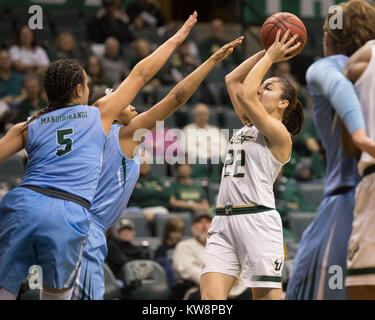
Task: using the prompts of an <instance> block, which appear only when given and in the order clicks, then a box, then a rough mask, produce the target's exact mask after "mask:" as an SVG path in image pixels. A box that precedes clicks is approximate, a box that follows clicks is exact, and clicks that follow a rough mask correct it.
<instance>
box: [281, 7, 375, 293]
mask: <svg viewBox="0 0 375 320" xmlns="http://www.w3.org/2000/svg"><path fill="white" fill-rule="evenodd" d="M340 6H341V8H342V10H343V20H344V21H343V24H344V28H343V30H338V29H335V30H331V29H330V28H329V25H328V22H329V19H330V17H331V15H329V16H328V17H327V19H326V23H325V27H324V31H325V33H324V51H325V56H326V58H324V59H321V60H319V61H317V62H315V63H314V64H313V65H311V66H310V68H309V69H308V71H307V74H306V80H307V85H308V90H309V93H310V95H311V96H312V101H313V117H314V124H315V126H316V129H317V132H318V133H319V135H320V137H321V139H322V141H323V144H324V147H325V149H326V155H327V169H326V181H325V192H324V199H323V201H322V203H321V204H320V206H319V209H318V213H317V216H316V218H315V220H314V221H313V222H312V223H311V224H310V226H309V227H308V228H307V229H306V230H305V232H304V233H303V235H302V239H301V242H300V245H299V248H298V251H297V255H296V257H295V259H294V263H293V267H292V274H291V278H290V280H289V282H288V285H287V294H286V298H287V299H293V300H296V299H298V300H306V299H318V300H321V299H329V300H331V299H332V300H333V299H345V298H346V292H345V286H344V285H343V287H342V288H337V287H336V286H331V287H330V284H331V283H332V281H330V279H331V277H332V276H334V274H333V273H332V270H333V269H331V267H332V266H336V267H337V266H339V267H341V270H342V272H343V273H342V277H343V278H342V280H343V279H345V276H346V257H347V249H348V240H349V236H350V234H351V229H352V219H353V209H354V190H355V187H356V185H357V184H358V182H359V180H360V177H359V175H358V172H357V159H355V158H350V157H348V156H347V155H346V154H345V153H344V151H343V147H342V144H341V131H342V130H343V128H342V127H340V119H341V120H342V122H343V124H344V125H345V127H346V128H347V130H348V131H349V132H350V134H352V136H358V135H361V136H362V137H364V136H365V135H366V133H365V130H364V129H365V122H364V119H363V115H362V111H361V106H360V103H359V100H358V97H357V95H356V92H355V89H354V86H353V85H352V83H351V82H350V81H348V80H347V79H346V78H345V77H344V75H343V74H342V70H343V68H344V66H345V63H346V62H347V60H348V56H350V55H351V54H353V53H354V51H355V50H357V49H358V48H359V47H360V46H362V45H363V44H364V43H366V42H367V41H368V40H370V39H371V37H373V34H372V35H371V34H370V33H369V32H368V31H367V30H368V29H366V28H367V27H365V26H366V25H367V24H369V25H371V24H372V23H373V22H371V21H372V20H373V19H374V18H375V14H374V13H373V14H372V15H371V14H368V13H371V12H374V10H373V9H371V7H370V5H369V4H367V3H366V2H365V1H358V2H348V3H344V4H340ZM348 12H351V13H350V15H349V14H348ZM365 13H366V14H365ZM352 19H358V20H362V21H363V25H362V26H363V27H357V26H355V24H354V23H353V21H352ZM348 26H351V29H350V27H348ZM354 26H355V28H357V29H356V30H353V27H354ZM345 28H346V29H345ZM367 138H368V137H367ZM365 140H366V139H365ZM367 141H370V140H369V139H368V140H367ZM335 270H337V269H335Z"/></svg>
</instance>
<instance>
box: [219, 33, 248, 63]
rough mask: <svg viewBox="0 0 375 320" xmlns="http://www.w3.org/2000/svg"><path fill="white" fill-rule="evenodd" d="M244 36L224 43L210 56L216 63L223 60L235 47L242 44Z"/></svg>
mask: <svg viewBox="0 0 375 320" xmlns="http://www.w3.org/2000/svg"><path fill="white" fill-rule="evenodd" d="M243 39H244V37H243V36H241V37H239V38H237V39H236V40H233V41H232V42H229V43H227V44H226V45H224V46H222V47H221V48H220V49H219V50H217V51H216V52H215V53H214V54H213V55H212V57H213V58H214V59H215V61H216V63H217V62H220V61H223V60H224V59H225V58H227V57H228V56H229V55H230V54H231V53H232V52H233V50H234V48H235V47H237V46H239V45H240V44H242V41H243Z"/></svg>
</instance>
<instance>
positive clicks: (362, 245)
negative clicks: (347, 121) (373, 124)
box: [346, 174, 375, 300]
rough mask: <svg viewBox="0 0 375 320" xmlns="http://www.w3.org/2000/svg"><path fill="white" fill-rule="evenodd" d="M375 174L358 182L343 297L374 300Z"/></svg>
mask: <svg viewBox="0 0 375 320" xmlns="http://www.w3.org/2000/svg"><path fill="white" fill-rule="evenodd" d="M374 193H375V174H371V175H368V176H365V177H364V178H363V179H362V181H361V182H360V183H359V184H358V186H357V189H356V196H355V202H356V203H355V209H354V219H353V228H352V234H351V236H350V240H349V249H348V260H347V266H348V271H347V276H346V287H347V299H349V300H375V255H374V252H375V234H374V221H375V211H374V207H375V199H374Z"/></svg>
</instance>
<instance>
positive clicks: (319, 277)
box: [286, 189, 354, 300]
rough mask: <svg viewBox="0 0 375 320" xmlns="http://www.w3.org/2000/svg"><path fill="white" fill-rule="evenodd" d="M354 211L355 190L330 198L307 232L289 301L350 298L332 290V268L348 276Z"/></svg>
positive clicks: (289, 289)
mask: <svg viewBox="0 0 375 320" xmlns="http://www.w3.org/2000/svg"><path fill="white" fill-rule="evenodd" d="M353 209H354V189H350V190H349V191H347V192H344V193H342V194H338V195H332V196H326V197H325V198H324V200H323V202H322V203H321V205H320V207H319V209H318V213H317V216H316V218H315V219H314V221H313V222H312V223H311V224H310V225H309V227H308V228H307V229H306V230H305V231H304V233H303V235H302V239H301V242H300V244H299V247H298V251H297V254H296V256H295V258H294V263H293V269H292V274H291V277H290V279H289V281H288V286H287V292H286V299H287V300H325V299H328V300H337V299H344V300H345V299H346V290H345V288H342V289H340V288H336V287H335V288H331V287H330V281H329V280H330V278H331V277H332V276H333V275H332V274H331V273H330V267H331V266H339V267H341V270H342V275H343V276H345V274H346V257H347V247H348V241H349V237H350V233H351V229H352V228H351V225H352V219H353Z"/></svg>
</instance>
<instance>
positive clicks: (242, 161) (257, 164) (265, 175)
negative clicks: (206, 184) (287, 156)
mask: <svg viewBox="0 0 375 320" xmlns="http://www.w3.org/2000/svg"><path fill="white" fill-rule="evenodd" d="M288 161H289V160H288ZM283 165H284V164H283V163H281V162H279V161H278V160H277V159H276V158H275V157H274V156H273V154H272V153H271V151H270V149H269V148H268V146H267V140H266V137H265V136H264V135H263V134H261V133H260V132H259V130H258V129H257V128H256V127H255V126H253V125H246V126H244V127H243V128H242V129H240V130H238V131H237V132H235V133H234V134H233V137H232V139H231V140H230V142H229V145H228V151H227V156H226V158H225V163H224V167H223V171H222V175H221V183H220V189H219V194H218V197H217V203H216V206H217V207H218V208H220V207H225V206H228V205H231V206H233V207H236V206H246V205H249V204H250V205H252V204H256V205H262V206H265V207H268V208H272V209H275V197H274V193H273V184H274V182H275V180H276V178H277V176H278V174H279V172H280V169H281V167H282V166H283Z"/></svg>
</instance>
